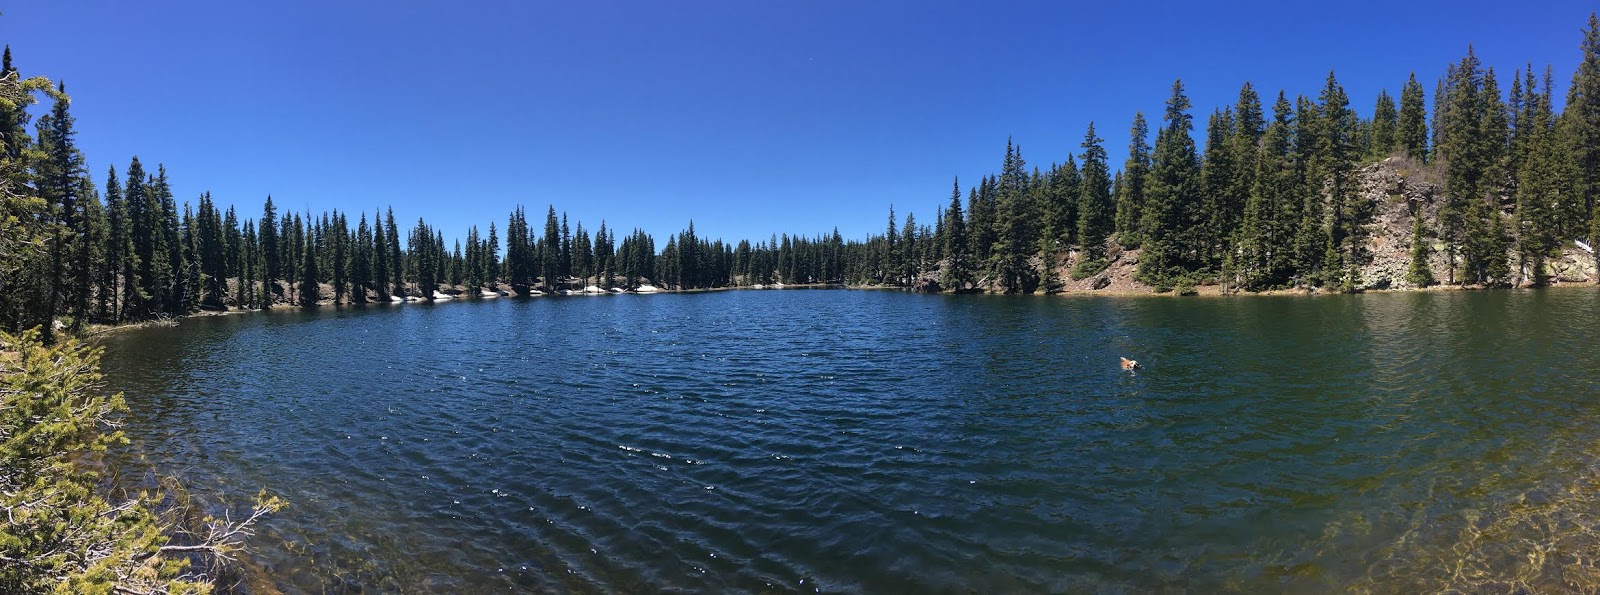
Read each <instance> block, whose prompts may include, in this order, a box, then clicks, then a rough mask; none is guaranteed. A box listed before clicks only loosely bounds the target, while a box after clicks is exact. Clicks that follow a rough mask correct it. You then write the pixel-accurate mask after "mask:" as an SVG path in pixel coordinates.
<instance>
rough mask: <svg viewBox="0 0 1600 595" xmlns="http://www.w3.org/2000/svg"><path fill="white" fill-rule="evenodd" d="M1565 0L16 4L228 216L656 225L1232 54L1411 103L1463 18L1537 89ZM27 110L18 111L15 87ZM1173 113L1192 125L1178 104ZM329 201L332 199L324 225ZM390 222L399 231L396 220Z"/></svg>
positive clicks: (1039, 125) (799, 211) (20, 44)
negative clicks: (1403, 96) (1408, 93)
mask: <svg viewBox="0 0 1600 595" xmlns="http://www.w3.org/2000/svg"><path fill="white" fill-rule="evenodd" d="M1596 8H1597V5H1596V3H1595V2H1593V1H1592V0H1590V1H1575V0H1557V1H1541V2H1535V3H1527V4H1522V5H1513V4H1512V3H1506V2H1487V1H1456V2H1444V1H1440V2H1396V1H1393V0H1390V1H1386V2H1365V1H1360V0H1355V1H1345V2H1338V3H1332V4H1329V3H1325V2H1303V3H1297V2H1216V3H1207V2H1193V1H1186V2H1096V3H1083V4H1081V5H1080V4H1079V3H1068V2H986V3H978V2H961V3H954V2H926V1H919V2H859V1H839V2H834V1H785V0H773V1H738V2H659V1H641V2H612V1H597V2H510V1H481V2H438V1H428V2H413V1H408V0H401V1H385V2H376V1H370V2H369V1H350V2H342V1H341V2H327V1H316V2H312V1H301V0H280V1H274V2H253V3H243V2H218V1H215V0H211V1H192V0H181V1H180V0H171V1H156V2H144V3H136V2H126V1H120V0H119V1H110V0H104V1H93V2H91V1H85V0H53V1H50V2H33V3H19V4H16V5H9V6H6V7H5V8H4V11H3V14H4V16H0V41H4V42H5V43H9V44H10V45H11V47H12V52H13V54H14V57H15V61H16V64H17V66H18V68H19V69H21V70H22V71H23V73H24V74H25V75H44V76H48V77H50V78H52V79H56V80H64V81H65V82H66V84H67V90H68V92H69V93H70V94H72V96H73V98H74V103H73V112H74V114H75V115H76V117H77V119H78V126H79V130H80V134H79V139H78V140H79V145H80V146H81V148H82V149H83V150H84V152H85V153H86V154H87V155H88V158H89V162H90V164H91V167H92V170H93V173H94V176H95V179H96V182H97V183H99V184H101V185H103V183H104V177H105V170H106V168H107V166H109V165H116V167H117V168H118V170H119V172H120V171H123V170H124V169H125V168H126V165H127V162H128V159H129V157H130V156H132V155H135V154H137V155H138V156H139V157H140V159H141V161H143V162H145V164H146V166H147V167H150V168H152V169H153V167H154V164H155V163H157V162H160V163H164V164H166V166H167V169H168V171H169V172H170V175H171V178H172V180H173V186H174V189H175V192H176V193H177V195H178V198H179V199H180V200H188V201H193V200H194V199H195V198H196V197H197V196H198V195H199V194H200V193H201V192H202V191H206V190H209V191H211V192H212V194H213V196H214V197H215V198H216V199H217V200H218V201H219V202H220V203H222V204H224V205H226V204H234V205H237V206H238V207H239V209H240V212H241V213H243V214H248V215H251V216H255V215H258V214H259V213H260V208H261V203H262V200H263V199H264V198H265V196H266V195H267V194H269V193H270V194H272V195H273V197H274V200H275V202H277V203H278V204H279V205H280V208H292V209H295V210H301V211H303V210H306V209H308V208H309V209H310V210H312V211H314V212H320V211H322V210H325V209H333V208H337V209H341V210H347V211H360V210H366V211H368V212H371V211H372V210H373V209H375V208H378V207H384V206H390V205H392V206H393V207H394V209H395V213H396V216H397V218H398V219H400V220H401V221H402V222H415V221H416V219H417V217H419V216H422V217H425V218H426V219H427V220H428V221H429V222H430V223H431V224H434V225H435V226H438V227H441V228H442V229H443V230H445V232H446V235H447V237H448V236H450V235H456V236H460V235H464V233H465V229H466V227H467V226H468V225H472V224H477V225H480V226H482V227H485V228H486V227H487V224H488V222H489V221H491V220H493V221H496V222H498V226H499V227H500V228H501V229H502V230H503V229H504V226H505V219H506V216H507V214H508V213H509V212H510V211H511V209H512V208H514V207H515V206H516V205H517V204H523V205H527V207H528V208H529V211H530V212H531V213H535V214H539V215H542V214H543V212H544V209H545V206H546V205H547V204H550V203H554V204H555V205H556V208H557V210H564V211H566V212H568V213H569V214H570V215H571V217H573V218H574V219H577V220H582V221H584V222H585V224H586V227H589V228H590V229H593V228H594V227H596V226H597V225H598V223H599V222H600V220H601V219H605V220H607V222H608V224H609V225H610V226H612V227H622V228H624V229H630V228H633V227H642V228H644V229H645V230H646V231H648V232H651V233H653V234H656V235H657V238H658V240H660V241H661V242H662V243H664V242H665V238H664V235H665V234H667V233H671V232H674V231H676V230H678V229H681V228H682V227H683V226H684V225H685V224H686V223H687V222H688V221H689V220H691V219H693V220H694V222H695V226H696V230H697V231H698V232H699V233H700V234H701V235H709V236H714V237H723V238H725V239H730V240H733V239H737V238H744V237H749V238H757V239H759V238H765V237H767V236H768V235H769V234H771V233H773V232H785V231H787V232H791V233H793V232H800V233H803V234H807V235H810V234H813V233H818V232H825V231H828V230H831V229H832V228H834V227H835V226H837V227H838V228H839V230H840V232H841V233H843V234H845V235H846V236H847V237H861V236H864V235H865V234H867V233H874V232H879V231H881V230H882V229H883V227H884V224H885V216H886V211H887V209H888V207H889V205H890V204H893V205H894V206H895V208H896V211H897V212H898V213H900V215H901V216H902V217H903V216H904V213H905V212H907V211H915V212H916V213H917V215H918V216H919V220H920V221H923V222H928V223H931V222H932V218H933V210H934V209H935V208H936V207H937V206H938V205H941V204H943V203H944V202H945V201H946V200H947V199H948V196H949V191H950V181H951V177H952V176H957V175H959V176H960V177H961V179H962V181H963V185H966V184H967V183H970V182H971V181H975V180H977V179H978V177H979V176H982V175H984V174H986V173H989V172H993V171H995V170H996V169H998V167H999V163H1000V160H1001V157H1002V156H1003V153H1004V149H1005V142H1006V138H1007V137H1008V136H1010V137H1013V138H1015V140H1016V142H1017V143H1018V144H1019V145H1020V146H1021V147H1022V149H1023V156H1024V157H1025V158H1026V159H1027V160H1028V162H1029V164H1030V165H1040V166H1046V165H1048V164H1050V163H1052V162H1058V161H1063V160H1065V159H1066V156H1067V154H1068V153H1069V152H1071V153H1076V152H1078V150H1079V149H1078V143H1079V142H1080V141H1081V140H1082V136H1083V132H1084V127H1085V126H1086V125H1087V124H1088V123H1089V122H1090V121H1091V120H1092V121H1094V122H1096V125H1097V126H1096V127H1097V129H1098V130H1099V132H1100V135H1101V136H1102V137H1104V138H1105V139H1106V145H1107V148H1108V151H1109V152H1110V154H1111V156H1112V161H1113V164H1114V166H1115V165H1118V164H1120V163H1121V161H1122V158H1123V156H1124V155H1125V154H1126V149H1125V146H1126V143H1127V140H1128V139H1127V129H1128V124H1129V122H1130V121H1131V119H1132V117H1133V114H1134V112H1135V111H1141V110H1142V111H1144V112H1145V113H1146V114H1147V115H1154V117H1156V118H1159V114H1160V110H1161V105H1162V102H1163V101H1164V100H1165V99H1166V96H1167V92H1168V89H1169V88H1170V86H1171V84H1172V81H1173V79H1175V78H1180V77H1181V78H1182V79H1183V80H1184V82H1185V85H1186V87H1187V88H1188V91H1189V95H1190V98H1191V99H1192V100H1193V102H1194V105H1195V106H1196V107H1195V116H1196V121H1197V122H1198V123H1200V124H1201V125H1203V123H1204V122H1205V116H1206V114H1208V113H1209V112H1210V111H1211V110H1212V109H1213V108H1215V107H1218V106H1222V105H1224V104H1230V103H1232V101H1233V100H1234V98H1235V97H1236V96H1237V93H1238V89H1239V86H1240V85H1241V84H1242V83H1243V82H1244V81H1247V80H1248V81H1251V82H1253V83H1254V84H1255V86H1256V87H1257V89H1258V90H1261V92H1262V93H1263V95H1264V96H1265V97H1264V100H1266V101H1267V102H1268V103H1269V104H1270V100H1271V97H1272V96H1273V95H1275V93H1276V91H1277V90H1278V89H1284V90H1287V91H1288V92H1289V94H1290V95H1291V96H1292V95H1295V94H1298V93H1305V94H1308V95H1314V94H1315V93H1316V92H1317V90H1319V89H1320V87H1321V85H1322V83H1323V81H1324V78H1325V77H1326V75H1327V73H1328V71H1329V70H1330V69H1332V70H1335V71H1336V72H1337V74H1338V77H1339V79H1340V81H1341V82H1342V83H1343V84H1344V85H1345V88H1346V90H1347V91H1348V92H1349V94H1350V96H1351V97H1352V104H1353V105H1354V107H1355V108H1356V109H1357V110H1358V111H1360V112H1361V113H1363V114H1370V113H1371V109H1372V104H1373V101H1374V99H1375V98H1376V96H1377V93H1378V91H1379V90H1380V89H1383V88H1387V89H1389V90H1390V92H1391V93H1394V94H1396V95H1397V94H1398V91H1399V86H1400V84H1401V83H1403V82H1404V81H1405V79H1406V75H1407V73H1408V72H1411V71H1412V70H1415V71H1416V72H1417V76H1418V79H1419V80H1421V81H1423V84H1424V86H1425V88H1426V89H1427V91H1428V93H1429V96H1430V101H1431V95H1432V91H1433V82H1434V80H1435V79H1436V78H1437V77H1438V76H1440V74H1441V73H1442V72H1443V70H1444V66H1445V64H1447V63H1448V62H1451V61H1455V60H1458V59H1459V58H1460V57H1461V56H1462V55H1463V54H1464V53H1465V50H1466V47H1467V44H1468V43H1472V44H1474V45H1475V47H1476V48H1477V52H1478V54H1479V56H1480V57H1482V58H1483V59H1484V61H1485V63H1486V64H1487V65H1489V66H1493V67H1494V68H1495V69H1496V70H1497V71H1499V72H1500V73H1502V74H1501V77H1502V82H1503V83H1504V85H1503V86H1504V87H1509V80H1508V79H1509V76H1510V73H1511V71H1512V70H1513V69H1515V68H1517V67H1520V66H1522V65H1523V64H1525V63H1526V62H1528V61H1530V60H1531V61H1532V62H1533V63H1534V64H1535V66H1536V67H1537V68H1541V69H1542V68H1543V65H1544V64H1547V63H1548V64H1552V65H1553V66H1554V67H1555V72H1556V79H1557V83H1558V91H1559V92H1560V93H1565V89H1566V83H1567V81H1568V80H1569V79H1570V77H1571V74H1572V71H1573V69H1574V68H1575V66H1576V63H1577V59H1578V50H1577V44H1578V41H1579V31H1580V29H1581V28H1582V27H1583V26H1584V24H1585V20H1586V19H1587V17H1588V15H1589V13H1590V12H1591V11H1593V10H1595V9H1596ZM36 113H38V112H36ZM1196 135H1197V136H1198V137H1203V134H1202V133H1201V132H1200V131H1198V130H1197V131H1196ZM352 224H353V223H352ZM402 235H403V234H402Z"/></svg>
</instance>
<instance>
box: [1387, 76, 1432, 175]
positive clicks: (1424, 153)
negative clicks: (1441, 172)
mask: <svg viewBox="0 0 1600 595" xmlns="http://www.w3.org/2000/svg"><path fill="white" fill-rule="evenodd" d="M1423 101H1424V100H1423V97H1422V85H1421V84H1419V83H1417V75H1416V73H1412V74H1411V76H1410V78H1408V79H1406V84H1405V86H1403V87H1401V88H1400V115H1399V120H1398V121H1397V122H1396V129H1395V143H1396V144H1397V145H1398V146H1399V148H1400V150H1402V151H1404V152H1405V154H1406V155H1410V156H1411V157H1412V158H1413V159H1416V160H1418V161H1425V160H1427V159H1428V114H1427V107H1426V106H1425V105H1424V103H1423Z"/></svg>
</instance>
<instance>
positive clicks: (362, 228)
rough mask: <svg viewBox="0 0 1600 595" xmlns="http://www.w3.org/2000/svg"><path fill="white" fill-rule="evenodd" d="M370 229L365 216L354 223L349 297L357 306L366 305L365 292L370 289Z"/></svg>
mask: <svg viewBox="0 0 1600 595" xmlns="http://www.w3.org/2000/svg"><path fill="white" fill-rule="evenodd" d="M372 256H373V252H372V228H371V227H370V226H368V225H367V214H366V213H365V212H363V213H361V220H360V221H358V222H357V223H356V237H355V245H354V246H352V247H351V250H350V297H351V301H352V302H355V303H357V304H365V303H367V290H369V289H371V288H372V275H373V270H372V265H373V258H372Z"/></svg>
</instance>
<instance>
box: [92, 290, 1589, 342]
mask: <svg viewBox="0 0 1600 595" xmlns="http://www.w3.org/2000/svg"><path fill="white" fill-rule="evenodd" d="M1581 288H1600V284H1596V283H1588V282H1575V283H1551V284H1548V285H1542V286H1535V285H1519V286H1499V287H1485V286H1476V285H1466V286H1463V285H1443V284H1440V285H1431V286H1428V287H1420V288H1419V287H1408V288H1397V289H1364V290H1361V291H1351V292H1343V291H1318V290H1315V289H1299V288H1292V289H1271V290H1267V291H1233V292H1228V291H1222V290H1221V289H1220V287H1219V286H1217V285H1202V286H1198V287H1196V288H1195V290H1196V293H1194V294H1190V295H1183V294H1180V293H1179V292H1178V291H1176V290H1173V291H1166V292H1161V293H1157V292H1155V291H1152V290H1137V291H1136V290H1129V289H1110V288H1107V289H1100V290H1082V289H1068V290H1064V291H1057V292H1053V293H1045V292H1038V291H1036V292H1033V293H998V292H989V291H961V292H954V291H940V292H930V293H925V294H924V295H930V296H932V295H937V296H994V297H1034V298H1040V299H1048V298H1068V299H1073V298H1091V297H1104V298H1252V297H1299V298H1317V297H1331V296H1350V295H1381V294H1401V293H1453V292H1466V291H1474V292H1476V291H1483V292H1492V291H1546V290H1552V289H1554V290H1575V289H1581ZM783 290H841V291H900V292H905V293H919V292H916V291H913V290H912V289H911V288H909V287H895V286H890V285H848V284H839V283H807V284H792V285H783V286H765V287H749V286H733V287H703V288H695V289H658V290H657V291H651V292H644V293H639V292H631V291H630V292H624V293H600V294H580V295H559V294H544V293H536V294H530V295H525V296H523V295H516V294H515V293H513V294H511V295H502V296H495V297H487V296H481V297H476V298H473V297H452V298H450V299H447V300H426V301H416V302H412V301H404V302H380V301H368V302H364V303H353V302H346V303H338V304H336V303H332V302H331V301H329V302H327V303H321V302H319V303H318V304H317V305H316V306H311V307H305V306H299V305H295V304H282V305H279V306H277V307H274V308H270V309H267V310H261V309H248V310H238V309H231V310H213V309H202V310H198V311H195V312H190V313H188V314H184V315H182V316H171V317H167V318H159V319H155V320H142V321H138V322H128V323H123V324H101V323H92V324H89V325H87V326H86V327H85V328H84V329H83V330H82V331H80V332H79V333H78V334H77V335H76V336H78V337H79V338H81V339H84V340H90V341H92V340H97V339H99V338H101V337H104V336H107V335H110V334H112V333H117V332H121V331H127V330H133V329H142V328H152V327H163V326H176V325H178V324H179V322H180V321H182V320H186V319H193V318H210V317H218V316H237V315H244V314H255V313H260V312H286V311H294V310H314V309H320V308H324V307H332V308H350V307H360V308H367V307H389V306H402V305H407V304H444V303H452V302H469V303H471V302H484V301H489V300H493V299H519V298H520V299H535V298H581V297H611V296H616V295H635V296H647V295H669V294H679V295H689V294H699V293H719V292H725V291H783Z"/></svg>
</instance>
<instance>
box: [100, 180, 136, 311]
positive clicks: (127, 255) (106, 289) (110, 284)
mask: <svg viewBox="0 0 1600 595" xmlns="http://www.w3.org/2000/svg"><path fill="white" fill-rule="evenodd" d="M106 219H107V221H106V223H107V228H108V230H107V234H106V247H105V254H106V267H105V274H104V276H103V277H102V278H101V282H100V295H101V301H102V302H103V303H108V305H107V306H104V307H102V310H103V311H104V312H105V313H106V318H107V319H108V320H110V321H111V322H113V323H118V322H122V321H123V315H124V313H123V308H122V305H123V301H122V300H123V295H124V293H123V291H124V289H123V287H122V285H121V283H120V282H122V281H126V280H128V279H132V278H133V277H132V272H133V268H134V267H133V266H132V264H131V263H130V259H132V258H133V257H134V256H133V242H132V239H131V238H130V237H129V231H130V230H129V229H128V225H129V224H128V202H127V201H126V200H124V199H123V197H122V184H121V182H118V181H117V168H116V166H111V168H110V171H109V173H107V174H106Z"/></svg>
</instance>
